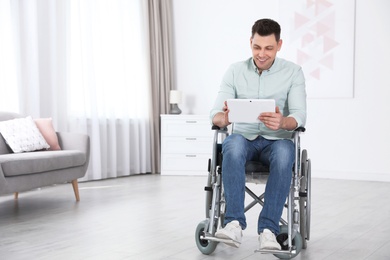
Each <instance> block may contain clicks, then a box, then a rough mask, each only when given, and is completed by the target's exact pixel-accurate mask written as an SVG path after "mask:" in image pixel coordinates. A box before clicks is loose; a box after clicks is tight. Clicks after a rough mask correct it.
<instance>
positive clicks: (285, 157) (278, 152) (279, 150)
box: [270, 140, 295, 165]
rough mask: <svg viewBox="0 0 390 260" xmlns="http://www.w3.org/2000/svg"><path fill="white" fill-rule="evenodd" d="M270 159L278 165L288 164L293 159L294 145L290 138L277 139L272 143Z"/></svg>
mask: <svg viewBox="0 0 390 260" xmlns="http://www.w3.org/2000/svg"><path fill="white" fill-rule="evenodd" d="M270 160H271V161H276V162H278V164H279V165H290V164H292V163H293V162H294V160H295V147H294V143H293V142H292V141H291V140H278V141H276V142H275V143H274V144H273V145H272V152H271V158H270Z"/></svg>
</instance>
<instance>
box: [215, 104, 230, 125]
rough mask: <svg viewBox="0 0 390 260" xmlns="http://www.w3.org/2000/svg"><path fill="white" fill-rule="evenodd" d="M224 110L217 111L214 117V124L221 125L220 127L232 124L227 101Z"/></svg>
mask: <svg viewBox="0 0 390 260" xmlns="http://www.w3.org/2000/svg"><path fill="white" fill-rule="evenodd" d="M222 111H223V112H220V113H217V114H216V115H215V116H214V118H213V124H214V125H216V126H219V127H220V128H224V127H226V126H228V125H230V122H229V108H228V105H227V102H226V101H225V102H224V104H223V107H222Z"/></svg>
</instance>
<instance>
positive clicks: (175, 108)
mask: <svg viewBox="0 0 390 260" xmlns="http://www.w3.org/2000/svg"><path fill="white" fill-rule="evenodd" d="M169 114H173V115H179V114H181V110H180V108H179V106H178V105H177V104H171V109H170V110H169Z"/></svg>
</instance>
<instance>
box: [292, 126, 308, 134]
mask: <svg viewBox="0 0 390 260" xmlns="http://www.w3.org/2000/svg"><path fill="white" fill-rule="evenodd" d="M294 131H295V132H302V133H303V132H305V131H306V128H304V127H303V126H300V127H298V128H296V129H295V130H294Z"/></svg>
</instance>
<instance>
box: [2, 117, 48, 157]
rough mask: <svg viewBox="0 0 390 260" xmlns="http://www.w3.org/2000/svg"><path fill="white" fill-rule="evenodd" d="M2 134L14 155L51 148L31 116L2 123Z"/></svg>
mask: <svg viewBox="0 0 390 260" xmlns="http://www.w3.org/2000/svg"><path fill="white" fill-rule="evenodd" d="M0 133H1V134H2V135H3V138H4V139H5V141H6V142H7V144H8V145H9V147H10V148H11V149H12V151H13V152H14V153H21V152H31V151H36V150H43V149H49V148H50V146H49V144H48V143H47V142H46V141H45V138H43V136H42V134H41V133H40V132H39V129H38V127H37V126H36V125H35V122H34V120H33V119H32V117H31V116H28V117H26V118H16V119H12V120H7V121H2V122H0Z"/></svg>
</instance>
